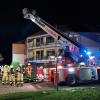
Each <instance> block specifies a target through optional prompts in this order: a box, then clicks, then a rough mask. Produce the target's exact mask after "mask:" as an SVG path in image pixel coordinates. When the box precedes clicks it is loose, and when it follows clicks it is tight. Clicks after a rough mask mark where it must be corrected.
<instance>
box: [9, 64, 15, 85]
mask: <svg viewBox="0 0 100 100" xmlns="http://www.w3.org/2000/svg"><path fill="white" fill-rule="evenodd" d="M9 81H10V85H12V84H13V85H14V86H15V70H14V66H13V65H11V66H10V74H9Z"/></svg>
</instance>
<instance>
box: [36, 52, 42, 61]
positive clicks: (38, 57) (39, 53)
mask: <svg viewBox="0 0 100 100" xmlns="http://www.w3.org/2000/svg"><path fill="white" fill-rule="evenodd" d="M43 58H44V52H43V50H41V51H36V59H37V60H42V59H43Z"/></svg>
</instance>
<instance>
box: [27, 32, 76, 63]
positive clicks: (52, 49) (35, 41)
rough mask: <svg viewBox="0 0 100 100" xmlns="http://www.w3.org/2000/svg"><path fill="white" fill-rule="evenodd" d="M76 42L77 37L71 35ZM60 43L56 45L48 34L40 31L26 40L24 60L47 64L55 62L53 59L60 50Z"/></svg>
mask: <svg viewBox="0 0 100 100" xmlns="http://www.w3.org/2000/svg"><path fill="white" fill-rule="evenodd" d="M73 37H74V39H75V40H77V36H76V35H74V34H72V37H70V38H73ZM61 46H62V45H61V44H60V43H56V40H55V39H54V38H52V37H51V36H50V35H49V34H47V33H45V32H44V31H41V32H39V33H36V34H34V35H33V36H30V37H28V38H27V40H26V58H27V59H28V61H29V60H31V61H36V62H48V61H51V60H55V59H54V58H53V57H55V56H56V54H57V53H58V51H59V49H60V48H61ZM70 47H72V46H70Z"/></svg>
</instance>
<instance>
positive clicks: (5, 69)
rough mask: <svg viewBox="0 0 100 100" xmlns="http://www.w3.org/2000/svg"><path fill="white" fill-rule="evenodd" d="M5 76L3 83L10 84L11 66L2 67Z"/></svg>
mask: <svg viewBox="0 0 100 100" xmlns="http://www.w3.org/2000/svg"><path fill="white" fill-rule="evenodd" d="M2 72H3V76H2V84H5V82H6V84H8V79H9V66H8V65H5V66H4V67H3V69H2Z"/></svg>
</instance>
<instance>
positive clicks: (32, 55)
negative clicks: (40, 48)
mask: <svg viewBox="0 0 100 100" xmlns="http://www.w3.org/2000/svg"><path fill="white" fill-rule="evenodd" d="M28 59H34V52H33V50H29V51H28Z"/></svg>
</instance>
